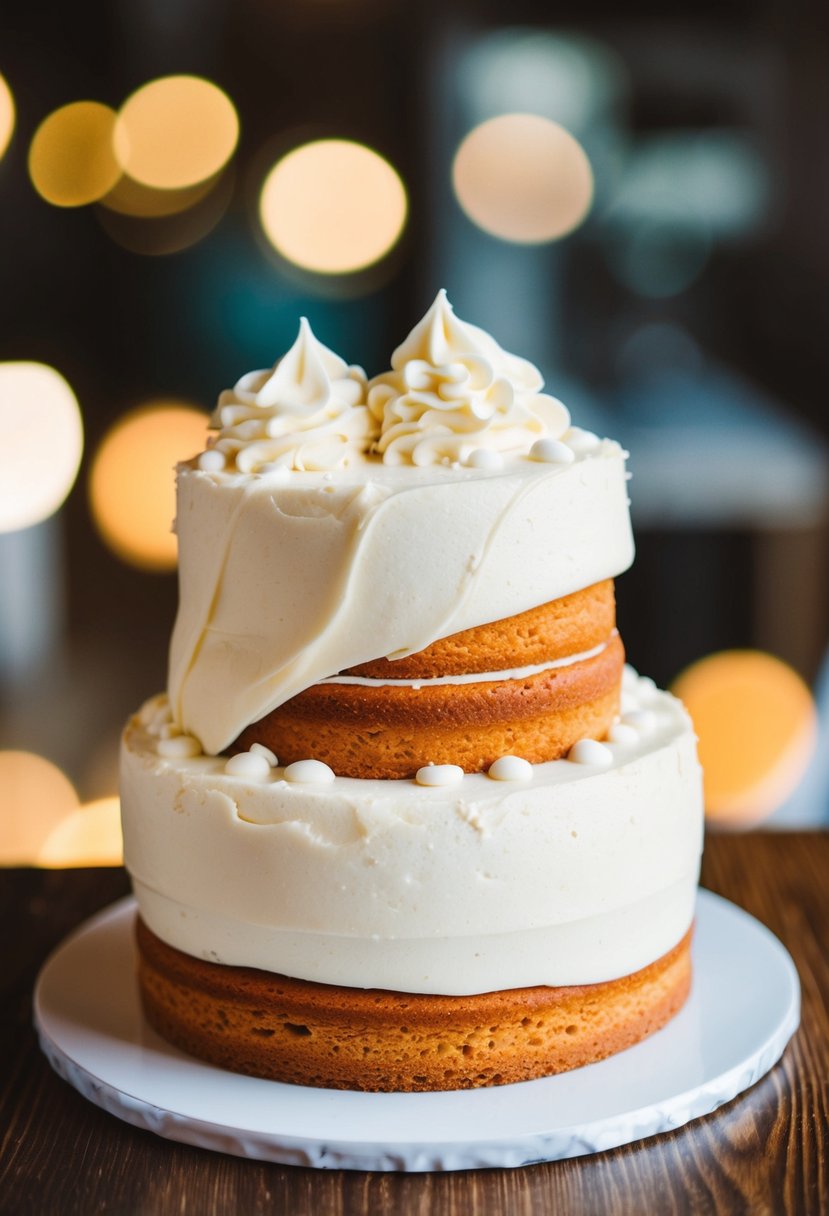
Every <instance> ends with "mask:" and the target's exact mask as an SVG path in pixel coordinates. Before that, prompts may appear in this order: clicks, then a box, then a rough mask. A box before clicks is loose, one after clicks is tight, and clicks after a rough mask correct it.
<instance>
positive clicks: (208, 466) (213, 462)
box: [197, 448, 227, 473]
mask: <svg viewBox="0 0 829 1216" xmlns="http://www.w3.org/2000/svg"><path fill="white" fill-rule="evenodd" d="M197 464H198V466H199V468H200V469H202V470H203V471H204V472H205V473H221V471H222V469H223V468H224V467H225V465H226V464H227V461H226V460H225V457H224V452H217V451H216V449H215V448H208V449H207V451H206V452H202V454H201V456H199V459H198V461H197Z"/></svg>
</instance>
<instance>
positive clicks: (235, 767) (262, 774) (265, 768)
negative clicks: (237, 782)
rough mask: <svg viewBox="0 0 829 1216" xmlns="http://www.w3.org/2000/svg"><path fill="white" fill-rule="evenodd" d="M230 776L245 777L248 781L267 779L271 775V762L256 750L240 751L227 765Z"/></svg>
mask: <svg viewBox="0 0 829 1216" xmlns="http://www.w3.org/2000/svg"><path fill="white" fill-rule="evenodd" d="M225 772H226V773H227V775H228V776H229V777H245V778H246V779H247V780H248V781H267V779H268V777H270V775H271V766H270V762H269V761H268V760H267V759H266V758H265V757H264V756H259V755H257V754H256V752H253V751H250V752H238V753H237V754H236V755H235V756H231V757H230V759H229V760H228V762H227V764H226V765H225Z"/></svg>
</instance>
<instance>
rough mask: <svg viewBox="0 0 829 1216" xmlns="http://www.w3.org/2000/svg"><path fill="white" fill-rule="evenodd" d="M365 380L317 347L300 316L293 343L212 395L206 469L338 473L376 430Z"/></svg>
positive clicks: (204, 459) (362, 374)
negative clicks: (271, 363) (267, 364)
mask: <svg viewBox="0 0 829 1216" xmlns="http://www.w3.org/2000/svg"><path fill="white" fill-rule="evenodd" d="M365 395H366V376H365V372H364V371H363V369H362V368H360V367H356V366H352V367H350V366H349V365H348V364H347V363H345V362H344V361H343V360H342V359H341V358H340V357H339V355H335V354H334V352H333V351H332V350H329V349H328V347H327V346H323V344H322V343H321V342H318V341H317V339H316V338H315V337H314V335H313V333H312V332H311V326H310V325H309V324H308V322H307V320H306V319H305V318H304V317H303V318H302V320H301V322H300V325H299V334H298V336H297V339H296V342H295V343H294V345H293V346H292V347H291V349H290V350H289V351H288V353H287V354H286V355H285V356H284V358H282V359H280V360H279V362H278V363H277V364H276V366H275V367H274V368H272V369H270V370H265V371H257V372H248V373H247V375H245V376H243V377H242V378H241V380H239V381H238V382H237V384H236V386H235V387H234V388H232V389H226V390H225V392H223V393H222V394H221V396H220V397H219V403H218V405H217V406H216V410H215V413H214V415H213V419H212V425H213V426H214V427H217V428H218V429H219V435H218V438H217V439H216V441H215V443H214V445H213V447H211V448H210V449H208V451H207V452H204V453H202V455H201V456H200V457H199V458H198V466H199V468H201V469H202V470H203V471H205V472H215V471H217V470H219V469H221V468H223V467H224V466H225V464H227V465H228V466H230V467H231V468H232V467H234V466H235V467H236V468H237V469H238V470H239V471H240V472H243V473H252V472H257V471H260V470H262V469H263V468H264V467H266V466H272V465H276V466H279V465H285V466H288V467H289V468H293V469H334V468H342V467H345V466H347V465H349V464H352V463H354V462H355V461H356V460H358V459H360V458H362V456H363V455H364V453H365V452H367V451H368V449H369V447H370V446H371V444H372V442H373V440H374V438H375V436H376V433H377V428H376V426H375V424H374V421H373V419H372V416H371V415H370V413H369V411H368V409H367V408H366V405H365Z"/></svg>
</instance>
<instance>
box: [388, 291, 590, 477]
mask: <svg viewBox="0 0 829 1216" xmlns="http://www.w3.org/2000/svg"><path fill="white" fill-rule="evenodd" d="M543 386H544V381H543V379H542V377H541V373H540V372H539V370H538V368H537V367H535V366H534V365H533V364H532V363H530V362H528V361H527V360H526V359H521V358H519V357H518V356H516V355H511V354H509V353H508V352H507V351H505V350H503V349H502V348H501V347H500V346H499V345H498V343H497V342H496V341H495V339H494V338H492V337H490V335H489V334H487V333H485V332H484V330H482V329H478V327H477V326H476V325H470V324H468V323H467V322H465V321H461V320H460V319H459V318H458V317H456V316H455V314H454V312H453V310H452V305H451V304H450V303H449V301H448V299H447V298H446V292H445V291H440V292H438V295H437V297H436V299H435V302H434V303H433V304H432V307H431V308H430V309H429V311H428V312H427V313H426V316H425V317H424V318H423V320H422V321H420V322H419V323H418V324H417V325H416V326H415V327H414V329H413V330H412V331H411V333H410V334H409V336H408V337H407V338H406V340H405V341H404V342H403V343H402V344H401V345H400V346H398V348H397V349H396V350H395V352H394V354H393V355H392V359H391V371H389V372H384V373H383V374H382V375H379V376H375V377H374V379H373V380H371V381H370V383H369V392H368V407H369V410H370V412H371V414H372V416H373V418H374V420H375V422H376V424H377V425H378V426H379V427H380V436H379V439H378V440H377V442H376V443H375V445H374V450H375V451H376V452H378V453H379V454H380V455H382V457H383V461H384V462H385V463H386V464H398V465H400V464H412V465H421V466H422V465H434V464H465V463H466V462H467V461H468V460H469V459H470V458H471V456H472V453H473V452H475V451H476V450H480V449H486V450H488V451H493V452H512V453H515V454H519V455H520V454H526V453H527V452H528V451H529V450H530V448H531V447H532V445H533V443H535V442H536V440H538V439H540V438H544V437H550V438H553V439H556V438H558V437H559V436H560V435H562V434H563V433H564V432H565V431H566V430H567V428H568V426H569V425H570V415H569V413H568V411H567V408H566V406H564V405H563V404H562V403H561V402H560V401H558V400H557V399H556V398H555V397H550V396H548V395H547V394H546V393H542V392H541V391H540V390H541V389H542V388H543Z"/></svg>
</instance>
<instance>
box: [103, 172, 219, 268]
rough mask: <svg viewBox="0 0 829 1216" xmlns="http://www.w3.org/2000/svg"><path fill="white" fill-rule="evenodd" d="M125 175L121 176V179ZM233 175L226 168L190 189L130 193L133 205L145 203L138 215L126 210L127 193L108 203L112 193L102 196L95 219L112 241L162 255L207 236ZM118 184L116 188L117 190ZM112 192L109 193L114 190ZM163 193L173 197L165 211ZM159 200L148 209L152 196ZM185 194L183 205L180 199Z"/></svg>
mask: <svg viewBox="0 0 829 1216" xmlns="http://www.w3.org/2000/svg"><path fill="white" fill-rule="evenodd" d="M126 180H127V179H125V178H122V182H124V181H126ZM233 185H234V176H233V171H232V169H226V170H225V171H224V173H222V174H220V175H219V178H218V179H217V178H211V179H210V181H209V183H207V185H206V186H205V185H203V186H194V187H192V189H191V190H150V189H147V190H146V196H147V197H145V198H144V199H143V201H139V195H138V194H137V193H132V194H130V196H129V200H130V202H131V203H132V204H134V205H135V206H136V209H137V208H138V207H139V206H142V205H145V206H146V211H145V214H144V215H142V216H139V215H137V214H130V213H128V212H127V211H126V206H125V205H126V203H127V195H126V194H122V195H120V196H119V200H118V202H119V205H118V206H117V207H115V208H113V207H111V205H110V204H111V200H112V198H113V195H109V196H108V197H107V198H106V199H104V200H103V207H101V208H99V209H98V222H99V223H100V225H101V227H102V228H103V229H104V231H105V232H106V233H107V235H108V236H110V237H111V238H112V240H113V241H115V242H116V244H118V245H121V247H122V248H124V249H128V250H129V251H130V253H138V254H141V255H143V256H145V257H147V256H149V257H163V256H166V255H167V254H171V253H179V252H180V251H181V250H182V249H189V248H190V246H191V245H195V244H197V243H198V242H199V241H201V240H203V239H204V238H205V237H206V236H208V235H209V234H210V233H211V232H212V231H213V229H214V228H215V227H216V225H217V224H218V223H219V221H220V220H221V218H222V216H223V215H224V213H225V211H226V210H227V207H228V204H229V203H230V200H231V198H232V196H233ZM119 187H120V183H119V186H117V187H116V191H115V192H118V191H119ZM115 192H113V193H115ZM167 195H171V196H173V198H174V199H177V200H178V202H176V203H175V204H174V205H173V206H172V208H171V209H170V210H169V211H166V210H164V200H165V197H166V196H167ZM150 196H154V197H155V198H156V199H158V200H159V207H158V208H157V209H156V211H155V214H153V213H152V210H151V208H152V206H153V204H152V198H151V197H150ZM185 197H189V200H190V201H188V202H185V203H184V204H183V205H182V203H181V200H182V199H183V198H185Z"/></svg>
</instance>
